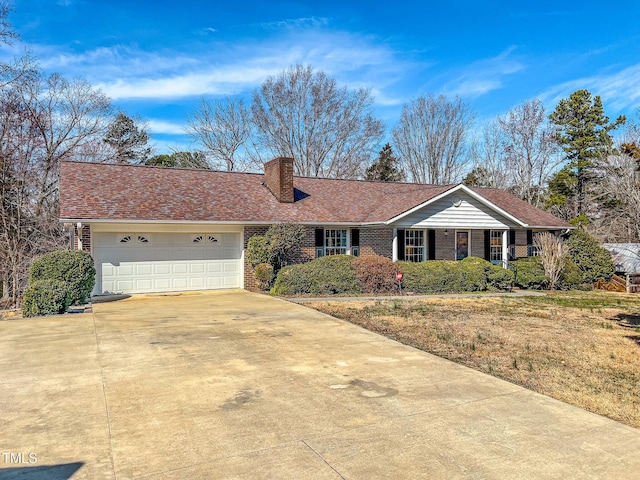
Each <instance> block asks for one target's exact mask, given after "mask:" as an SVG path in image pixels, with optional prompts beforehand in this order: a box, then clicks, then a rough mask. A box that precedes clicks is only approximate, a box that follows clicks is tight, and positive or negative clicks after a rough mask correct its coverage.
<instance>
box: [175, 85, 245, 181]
mask: <svg viewBox="0 0 640 480" xmlns="http://www.w3.org/2000/svg"><path fill="white" fill-rule="evenodd" d="M186 131H187V133H188V134H189V135H191V137H192V138H193V139H194V140H195V141H196V142H197V143H198V144H200V145H201V146H202V147H204V153H205V154H206V155H207V156H208V157H210V158H211V159H212V166H213V167H214V168H221V167H224V168H225V169H226V170H228V171H230V172H231V171H237V170H244V169H246V168H247V166H248V165H250V164H251V160H253V159H254V158H256V157H257V154H256V146H255V126H254V124H253V121H252V119H251V111H250V110H249V109H248V108H247V107H246V106H245V104H244V102H243V101H242V100H241V99H236V98H225V99H222V100H219V101H215V102H214V101H210V100H206V99H202V101H201V102H200V108H199V109H198V110H197V111H196V112H194V113H193V114H192V116H191V118H190V119H189V121H188V124H187V127H186Z"/></svg>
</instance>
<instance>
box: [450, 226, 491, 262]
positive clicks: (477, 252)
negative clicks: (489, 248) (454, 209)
mask: <svg viewBox="0 0 640 480" xmlns="http://www.w3.org/2000/svg"><path fill="white" fill-rule="evenodd" d="M469 255H471V256H472V257H479V258H484V230H471V252H469ZM454 260H455V258H454Z"/></svg>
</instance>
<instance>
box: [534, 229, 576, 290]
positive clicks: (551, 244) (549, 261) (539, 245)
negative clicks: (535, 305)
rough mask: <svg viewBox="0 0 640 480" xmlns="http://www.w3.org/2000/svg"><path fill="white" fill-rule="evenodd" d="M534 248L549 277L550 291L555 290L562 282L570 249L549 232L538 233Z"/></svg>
mask: <svg viewBox="0 0 640 480" xmlns="http://www.w3.org/2000/svg"><path fill="white" fill-rule="evenodd" d="M533 246H534V248H535V249H536V250H537V251H538V256H539V257H540V260H541V261H542V268H543V269H544V273H545V275H546V276H547V277H549V290H553V289H554V288H556V286H558V283H559V282H560V276H561V275H562V269H563V268H564V264H565V260H566V259H567V256H568V255H569V247H567V244H566V243H565V242H564V241H563V240H562V239H561V238H559V237H556V236H555V235H553V234H552V233H549V232H542V233H538V234H537V235H536V236H535V238H534V240H533Z"/></svg>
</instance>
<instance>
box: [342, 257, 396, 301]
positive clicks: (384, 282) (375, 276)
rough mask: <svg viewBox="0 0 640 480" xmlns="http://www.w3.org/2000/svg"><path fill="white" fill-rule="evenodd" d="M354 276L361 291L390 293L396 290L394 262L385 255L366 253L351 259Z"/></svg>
mask: <svg viewBox="0 0 640 480" xmlns="http://www.w3.org/2000/svg"><path fill="white" fill-rule="evenodd" d="M353 268H354V269H355V271H356V278H357V279H358V282H359V283H360V286H361V288H362V291H363V292H366V293H391V292H397V291H398V283H397V282H396V272H397V267H396V264H395V263H393V262H392V261H391V260H390V259H388V258H387V257H381V256H378V255H366V256H364V257H358V258H356V259H355V260H354V261H353Z"/></svg>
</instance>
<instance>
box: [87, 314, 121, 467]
mask: <svg viewBox="0 0 640 480" xmlns="http://www.w3.org/2000/svg"><path fill="white" fill-rule="evenodd" d="M91 318H92V320H93V334H94V336H95V339H96V350H97V356H98V366H99V367H100V380H101V382H102V396H103V398H104V410H105V413H106V415H107V431H108V433H109V460H111V469H112V470H113V478H114V479H117V478H118V475H117V474H116V465H115V462H114V460H113V437H112V436H111V417H110V415H109V402H108V401H107V386H106V382H105V379H104V370H103V368H102V361H101V359H100V340H99V339H98V328H97V327H96V314H95V312H91Z"/></svg>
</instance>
